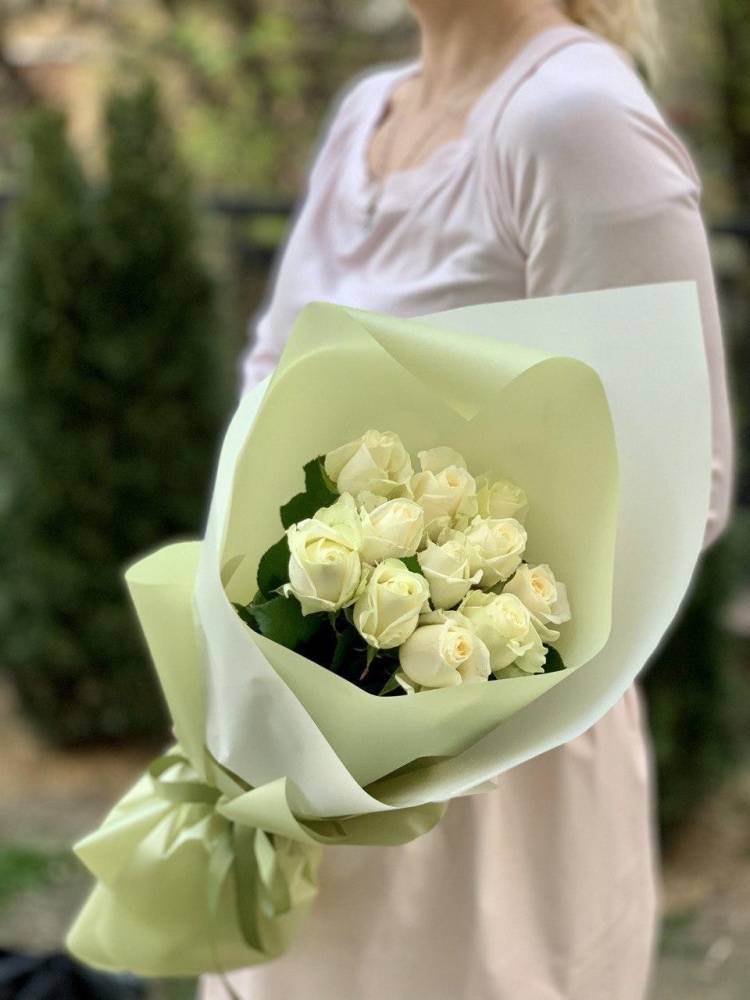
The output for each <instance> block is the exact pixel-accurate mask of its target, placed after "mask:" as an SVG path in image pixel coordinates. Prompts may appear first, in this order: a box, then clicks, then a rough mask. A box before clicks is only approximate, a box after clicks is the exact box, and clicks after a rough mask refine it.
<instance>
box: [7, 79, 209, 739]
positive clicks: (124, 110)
mask: <svg viewBox="0 0 750 1000" xmlns="http://www.w3.org/2000/svg"><path fill="white" fill-rule="evenodd" d="M107 137H108V139H107V142H108V148H107V165H108V179H107V182H106V184H105V186H104V189H103V190H102V191H101V192H100V193H98V194H94V193H93V192H92V190H91V189H90V188H89V187H88V186H87V184H86V182H85V180H84V178H83V176H82V173H81V170H80V167H79V166H78V164H77V162H76V159H75V157H74V155H73V153H72V151H71V149H70V148H69V146H68V144H67V142H66V139H65V130H64V122H63V121H62V120H61V119H60V117H59V116H57V115H55V114H53V113H51V112H49V111H45V112H43V113H41V114H40V115H39V116H38V117H37V118H36V119H35V121H34V123H33V125H32V127H31V130H30V135H29V157H28V164H27V167H26V171H25V176H24V178H23V184H22V192H21V197H20V201H19V204H18V206H17V211H16V213H15V220H14V225H13V237H12V241H11V246H10V252H9V258H8V266H7V268H6V275H7V279H8V280H7V282H6V290H7V317H6V323H7V334H8V346H9V352H8V358H9V363H8V373H7V375H8V378H7V379H6V381H7V382H8V383H9V385H10V386H11V387H12V389H11V391H12V394H11V395H10V396H6V411H7V420H6V430H5V434H4V437H5V438H6V439H7V440H6V445H7V447H6V448H5V449H4V451H5V453H6V457H7V466H8V482H9V483H10V491H9V501H8V507H9V509H8V511H7V512H6V515H7V516H6V524H8V525H9V527H10V530H8V531H6V533H5V537H4V542H3V543H2V545H3V548H4V549H5V550H6V551H5V553H4V556H5V558H4V559H3V563H4V566H5V567H6V569H5V572H4V576H5V579H4V580H3V581H0V628H2V633H3V636H4V639H3V645H4V650H3V653H2V664H3V666H4V667H5V669H6V670H7V671H8V672H9V676H10V677H11V678H12V680H13V682H14V684H15V687H16V689H17V691H18V694H19V697H20V701H21V705H22V707H23V708H24V709H25V711H26V713H27V715H28V716H29V718H30V719H31V720H32V721H33V723H34V724H35V726H36V728H37V729H38V730H39V731H40V733H42V734H43V735H44V736H45V737H46V738H47V739H48V740H50V741H51V742H54V743H57V744H62V745H70V744H74V743H78V742H91V741H97V740H102V739H122V738H144V737H163V736H164V734H165V733H166V714H165V711H164V707H163V704H162V700H161V696H160V694H159V690H158V685H157V683H156V679H155V675H154V672H153V668H152V667H151V665H150V663H149V661H148V657H147V654H146V651H145V648H144V644H143V641H142V638H141V635H140V630H139V628H138V625H137V622H136V620H135V616H134V614H133V612H132V609H131V607H130V603H129V600H128V597H127V594H126V591H125V587H124V583H123V580H122V572H123V568H124V566H125V565H127V564H128V563H129V562H131V561H133V560H134V559H135V558H136V557H137V556H138V555H140V554H143V552H144V551H145V550H148V549H151V548H154V547H156V546H157V545H159V544H161V543H163V542H164V541H167V540H170V539H172V538H175V537H188V536H195V535H196V534H198V533H199V532H200V529H201V527H202V522H203V518H204V513H205V506H206V501H207V495H208V486H209V480H210V473H211V470H212V467H213V456H214V452H215V449H216V447H217V443H218V431H219V426H220V421H221V415H222V393H221V389H220V384H221V383H220V379H219V372H218V365H219V362H218V357H219V356H220V351H219V347H218V345H217V331H216V327H215V323H214V320H213V316H214V312H213V302H212V286H211V282H210V280H209V278H208V276H207V274H206V272H205V270H204V267H203V265H202V263H201V261H200V258H199V256H198V255H197V252H196V246H195V243H196V239H195V233H194V228H193V218H192V210H191V205H190V199H189V191H188V186H187V181H186V177H185V174H184V171H183V169H182V167H181V165H180V163H179V162H178V159H177V157H176V155H175V152H174V148H173V144H172V140H171V136H170V133H169V129H168V127H167V125H166V123H165V122H164V120H163V118H162V116H161V113H160V109H159V104H158V99H157V93H156V90H155V88H154V86H153V85H151V84H148V85H145V86H142V87H140V88H139V89H138V90H136V91H135V92H133V93H129V94H124V95H122V94H121V95H118V96H115V97H114V98H112V100H111V101H110V103H109V107H108V111H107ZM214 359H217V360H214Z"/></svg>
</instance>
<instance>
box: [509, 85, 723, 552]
mask: <svg viewBox="0 0 750 1000" xmlns="http://www.w3.org/2000/svg"><path fill="white" fill-rule="evenodd" d="M616 80H617V77H616V76H615V81H616ZM599 82H600V83H601V78H600V81H599ZM626 87H627V89H626V92H625V94H624V95H622V94H621V93H618V91H617V83H616V82H615V83H614V84H613V86H611V87H610V86H604V87H602V86H601V85H599V86H597V87H596V88H594V87H592V86H590V85H589V84H586V85H585V86H577V87H572V88H569V89H565V88H563V90H562V92H560V93H558V94H557V95H555V96H553V97H550V95H549V93H548V94H547V96H546V98H545V100H544V105H543V107H539V106H537V107H536V108H535V109H533V110H534V113H533V115H532V109H531V108H530V107H529V106H528V104H529V101H530V100H531V101H533V98H534V93H533V90H530V91H529V93H528V94H527V95H525V96H524V98H523V100H519V101H518V102H517V104H516V107H515V108H513V107H512V108H510V109H509V111H512V113H510V114H509V115H507V116H506V118H505V119H504V120H503V127H504V128H505V129H506V132H505V141H504V142H503V144H502V147H501V152H503V154H504V155H503V156H502V157H501V159H502V163H501V169H503V170H504V171H505V175H504V178H503V181H504V182H503V185H502V187H503V190H504V191H505V192H506V198H505V202H504V204H503V206H502V210H503V211H504V213H505V214H506V216H507V217H508V218H509V221H510V223H511V226H512V229H513V232H514V235H515V239H516V240H517V242H518V245H519V249H520V250H521V252H522V253H523V254H524V256H525V260H526V293H527V295H528V296H529V297H536V296H543V295H556V294H563V293H566V292H583V291H591V290H595V289H602V288H609V287H623V286H627V285H637V284H648V283H651V282H661V281H677V280H684V279H688V280H689V279H694V280H695V281H696V283H697V289H698V297H699V302H700V309H701V315H702V321H703V332H704V339H705V346H706V356H707V361H708V370H709V381H710V391H711V406H712V441H713V470H712V490H711V504H710V512H709V517H708V522H707V524H706V531H705V537H704V547H707V546H708V545H710V544H711V543H712V542H713V541H714V540H715V539H716V538H717V537H718V536H719V535H720V534H721V532H722V530H723V529H724V527H725V525H726V523H727V520H728V517H729V510H730V504H731V485H732V475H733V446H732V436H731V425H730V413H729V404H728V399H727V382H726V371H725V358H724V345H723V342H722V335H721V322H720V316H719V308H718V303H717V297H716V289H715V285H714V277H713V272H712V267H711V259H710V255H709V247H708V239H707V235H706V229H705V225H704V222H703V218H702V216H701V209H700V195H701V182H700V179H699V177H698V175H697V173H696V171H695V168H694V166H693V164H692V161H691V159H690V156H689V154H688V152H687V150H686V149H685V147H684V145H683V144H682V142H681V141H680V140H679V139H678V137H677V136H676V135H675V134H674V133H673V132H672V131H671V130H670V129H669V127H668V126H667V125H666V123H665V122H664V120H663V119H662V118H661V116H660V115H659V113H658V111H657V109H656V107H655V106H654V105H653V104H652V102H651V101H650V98H649V97H648V96H647V95H646V93H645V91H642V90H640V82H639V81H637V78H635V76H633V82H632V83H630V82H628V83H627V84H626ZM519 96H520V95H519ZM536 103H537V105H538V104H539V102H538V101H537V102H536ZM524 104H525V106H524ZM511 143H513V148H512V149H511V148H510V146H511ZM647 363H648V358H647V357H645V358H644V364H647ZM685 447H689V442H685Z"/></svg>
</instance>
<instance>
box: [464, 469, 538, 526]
mask: <svg viewBox="0 0 750 1000" xmlns="http://www.w3.org/2000/svg"><path fill="white" fill-rule="evenodd" d="M477 503H478V505H479V514H480V516H481V517H493V518H502V517H514V518H515V519H516V520H517V521H521V522H523V520H524V518H525V516H526V512H527V510H528V506H529V501H528V498H527V496H526V494H525V493H524V491H523V490H522V489H521V487H520V486H516V484H515V483H513V482H511V481H510V479H495V480H493V479H491V478H490V477H489V476H479V477H478V479H477Z"/></svg>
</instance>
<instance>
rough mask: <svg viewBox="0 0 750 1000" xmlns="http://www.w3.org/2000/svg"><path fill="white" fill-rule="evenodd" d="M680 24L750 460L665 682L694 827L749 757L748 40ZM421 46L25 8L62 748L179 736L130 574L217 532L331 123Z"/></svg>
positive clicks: (159, 10) (26, 436) (29, 285)
mask: <svg viewBox="0 0 750 1000" xmlns="http://www.w3.org/2000/svg"><path fill="white" fill-rule="evenodd" d="M662 7H663V14H664V19H665V26H666V29H667V35H668V43H669V51H670V55H669V59H668V62H667V65H666V68H665V72H664V74H663V76H662V78H661V79H660V80H659V81H657V83H656V84H655V89H656V97H657V99H658V100H659V102H660V104H661V105H662V107H663V108H664V110H665V112H666V113H667V115H668V116H669V117H670V119H671V120H672V123H673V125H674V126H675V127H676V128H677V130H678V131H679V132H680V133H681V134H682V135H683V137H684V138H685V140H686V141H687V143H688V144H689V146H690V148H691V151H692V152H693V154H694V156H695V159H696V161H697V163H698V167H699V170H700V172H701V175H702V177H703V180H704V215H705V218H706V221H707V223H708V224H709V225H710V226H711V231H712V251H713V255H714V263H715V270H716V275H717V284H718V287H719V291H720V296H721V307H722V316H723V320H724V327H725V334H726V338H727V344H728V350H729V355H730V361H731V373H732V380H733V394H734V399H735V412H736V426H737V432H738V454H739V459H740V462H739V476H738V481H737V488H738V499H739V506H738V512H737V516H736V518H735V520H734V522H733V525H732V527H731V529H730V531H729V532H728V533H727V535H726V536H725V537H724V539H722V541H721V542H720V543H719V544H718V545H717V546H716V547H715V548H714V549H713V550H712V551H711V553H710V554H709V555H708V557H707V558H706V559H705V560H704V561H703V564H702V567H701V570H700V573H699V574H698V576H697V578H696V583H695V586H694V588H693V590H692V593H691V595H690V597H689V599H688V601H687V602H686V604H685V608H684V613H683V614H682V616H681V618H680V621H679V623H677V625H676V626H675V628H674V629H673V631H672V633H671V635H670V636H669V638H668V640H667V641H666V642H665V643H664V644H663V646H662V649H661V650H660V652H659V654H658V656H657V657H656V658H655V659H654V661H653V663H652V665H651V666H650V668H649V670H648V671H647V673H646V675H645V687H646V691H647V695H648V701H649V709H650V716H651V722H652V727H653V731H654V745H655V749H656V754H657V762H658V766H659V779H660V780H659V792H660V800H661V815H662V821H663V824H664V827H665V829H667V830H671V829H674V828H675V827H677V826H679V824H680V822H681V821H682V820H683V819H684V817H685V816H687V815H688V814H689V813H690V811H691V810H693V809H694V808H695V807H696V805H697V804H698V803H700V802H701V801H702V797H703V796H704V794H705V792H706V790H707V789H709V788H711V787H712V786H713V785H715V784H716V783H717V782H718V781H719V780H720V779H721V778H722V777H723V776H724V775H725V774H726V773H727V771H728V770H729V769H731V768H732V767H733V766H735V765H736V763H737V762H738V761H739V760H741V759H743V755H744V754H745V753H746V749H747V748H746V746H745V745H744V740H745V735H746V733H747V732H748V725H747V723H748V721H749V720H748V711H747V707H746V706H747V704H748V702H749V701H750V699H749V698H748V691H749V684H750V682H749V680H748V677H749V665H750V664H749V662H748V637H749V636H750V598H749V597H748V586H749V585H750V579H749V578H748V567H747V558H746V557H747V553H748V552H749V551H750V537H749V536H750V531H749V529H748V518H747V504H748V502H749V501H750V483H749V482H748V475H749V472H748V468H749V466H748V462H747V454H748V447H749V445H750V442H749V440H748V433H749V431H748V427H749V425H748V404H747V389H746V384H747V375H748V370H749V369H750V346H749V345H750V336H749V333H748V331H749V326H748V324H749V323H750V262H749V259H748V251H749V247H750V18H748V17H747V7H746V3H745V2H744V0H709V2H705V3H699V2H697V0H664V3H663V4H662ZM413 46H414V33H413V29H412V27H411V22H410V20H409V19H408V17H406V15H405V12H404V8H403V5H402V4H400V3H398V2H397V0H393V2H391V0H379V2H367V0H356V2H355V0H200V2H197V0H68V2H65V0H5V2H4V3H3V4H2V8H0V114H1V115H2V121H3V122H4V126H3V128H2V129H1V130H0V206H2V211H1V212H0V238H2V244H3V248H4V252H3V300H2V316H1V321H2V323H1V326H2V329H1V333H2V351H1V353H0V400H1V403H2V413H1V416H2V425H3V426H2V430H0V443H1V444H2V451H1V452H0V462H2V470H1V471H2V491H1V492H0V503H1V504H2V513H3V515H4V518H5V523H6V531H5V532H4V538H3V540H2V542H0V552H2V556H3V567H4V572H3V574H2V578H0V625H1V627H2V633H3V648H2V652H1V653H0V670H4V671H5V673H6V676H7V677H8V678H9V679H10V681H11V682H12V684H13V686H14V688H15V690H16V692H17V694H18V697H19V699H20V703H21V705H22V706H23V709H24V711H25V712H26V713H27V715H28V717H29V718H30V719H31V720H32V722H33V723H34V724H35V725H36V727H37V729H38V730H39V732H40V733H41V734H43V736H44V737H45V738H46V739H48V740H51V741H54V742H57V743H58V744H60V745H65V746H70V745H80V744H84V743H92V742H96V741H101V740H113V739H119V740H122V739H129V740H134V739H140V740H142V739H147V738H152V739H157V740H158V739H161V738H163V737H164V735H165V719H164V714H163V709H162V706H161V700H160V698H159V695H158V693H157V691H156V688H155V683H154V680H153V677H152V674H151V671H150V667H149V665H148V663H147V661H146V658H145V655H144V652H143V649H142V646H141V643H140V639H139V636H138V633H137V629H136V627H135V624H134V620H133V617H132V615H131V612H130V609H129V607H128V604H127V600H126V597H125V593H124V589H123V586H122V583H121V578H120V573H121V569H122V566H123V565H125V564H127V562H128V561H130V560H131V559H133V558H134V557H136V556H137V555H138V554H139V553H141V552H142V551H144V550H145V549H148V548H149V547H152V546H154V545H157V544H159V543H160V542H162V541H163V540H164V539H165V538H168V537H174V536H181V535H189V534H196V533H197V532H199V531H200V528H201V524H202V518H203V516H204V513H205V502H206V496H207V490H208V486H209V482H210V477H211V470H212V463H213V460H214V456H215V449H216V446H217V443H218V440H219V435H220V430H221V427H222V425H223V422H224V420H225V419H226V417H227V415H228V413H229V411H230V409H231V406H232V402H233V398H234V394H235V392H236V389H237V381H236V379H237V368H236V365H237V358H238V354H239V351H240V350H241V349H242V347H243V346H244V344H245V337H246V333H245V329H246V324H247V320H248V317H249V316H251V315H252V313H253V311H254V310H255V309H257V308H258V307H259V304H260V303H261V301H262V298H263V295H264V294H265V292H266V291H267V281H268V275H269V269H270V267H271V265H272V262H273V259H274V254H275V252H276V250H277V248H278V246H279V244H280V243H281V241H282V240H283V238H284V234H285V232H286V227H287V225H288V219H289V212H290V210H291V208H292V207H293V204H294V202H295V199H296V198H297V197H298V196H299V195H300V194H301V193H302V192H303V191H304V184H305V177H306V172H307V169H308V167H309V164H310V162H311V158H312V155H313V154H314V149H315V145H316V142H317V140H318V137H319V136H320V133H321V129H323V128H325V125H326V121H327V115H328V114H329V113H330V108H331V101H332V99H333V97H334V95H336V94H337V93H338V92H339V90H340V88H341V87H342V86H344V85H345V83H346V82H347V81H348V80H350V79H351V78H352V76H353V75H355V74H356V73H358V72H359V71H360V70H362V69H363V68H365V67H367V66H372V65H374V64H378V63H383V62H390V61H394V60H398V59H401V58H404V57H406V56H410V55H411V54H412V53H413ZM8 527H9V528H10V530H8Z"/></svg>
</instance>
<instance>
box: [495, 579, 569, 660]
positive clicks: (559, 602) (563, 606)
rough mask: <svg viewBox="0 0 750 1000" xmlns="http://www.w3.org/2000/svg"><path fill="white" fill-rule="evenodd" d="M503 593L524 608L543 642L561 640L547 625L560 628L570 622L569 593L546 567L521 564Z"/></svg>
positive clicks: (557, 633)
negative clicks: (524, 606) (521, 603)
mask: <svg viewBox="0 0 750 1000" xmlns="http://www.w3.org/2000/svg"><path fill="white" fill-rule="evenodd" d="M503 593H504V594H515V595H516V597H517V598H519V600H520V601H522V602H523V603H524V604H525V605H526V607H527V608H528V609H529V611H530V612H531V617H532V619H533V621H534V624H535V626H536V629H537V631H538V632H539V634H540V635H541V637H542V639H544V640H545V642H555V640H556V639H559V638H560V632H559V630H558V629H552V628H549V627H548V624H552V625H561V624H562V623H563V622H567V621H570V617H571V616H570V605H569V603H568V591H567V588H566V586H565V584H564V583H560V581H559V580H556V579H555V574H554V573H553V572H552V570H551V569H550V567H549V566H548V565H547V564H546V563H541V564H540V565H538V566H529V565H528V564H527V563H522V564H521V565H520V566H519V567H518V569H517V570H516V573H515V576H514V577H513V579H512V580H509V581H508V582H507V583H506V584H505V586H504V587H503Z"/></svg>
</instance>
